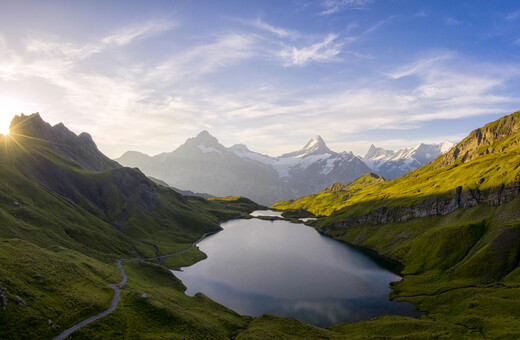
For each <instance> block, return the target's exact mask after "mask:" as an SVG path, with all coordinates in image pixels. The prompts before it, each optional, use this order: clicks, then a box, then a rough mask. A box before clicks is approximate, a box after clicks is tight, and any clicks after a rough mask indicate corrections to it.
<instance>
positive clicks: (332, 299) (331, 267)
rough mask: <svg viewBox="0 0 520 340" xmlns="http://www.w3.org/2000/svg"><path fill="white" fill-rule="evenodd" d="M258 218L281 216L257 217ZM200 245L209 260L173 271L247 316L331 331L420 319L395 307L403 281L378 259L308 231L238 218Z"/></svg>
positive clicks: (401, 305)
mask: <svg viewBox="0 0 520 340" xmlns="http://www.w3.org/2000/svg"><path fill="white" fill-rule="evenodd" d="M252 215H253V216H280V213H279V212H274V211H257V212H255V213H253V214H252ZM221 227H222V229H223V230H222V231H220V232H218V233H216V234H213V235H210V236H208V237H206V238H205V239H203V240H202V241H201V242H200V243H198V246H199V248H200V250H201V251H203V252H204V253H206V254H207V256H208V258H207V259H205V260H202V261H200V262H198V263H196V264H194V265H192V266H190V267H185V268H181V270H180V271H172V272H173V273H174V275H175V276H177V277H178V278H179V279H180V280H182V282H183V283H184V285H185V286H186V287H187V290H186V294H187V295H191V296H193V295H195V294H196V293H197V292H201V293H203V294H205V295H206V296H208V297H209V298H211V299H212V300H214V301H216V302H218V303H220V304H222V305H224V306H226V307H228V308H230V309H232V310H234V311H236V312H237V313H240V314H242V315H250V316H260V315H262V314H274V315H279V316H285V317H293V318H295V319H298V320H300V321H304V322H306V323H309V324H312V325H315V326H319V327H328V326H331V325H334V324H339V323H346V322H354V321H360V320H367V319H370V318H373V317H376V316H380V315H385V314H388V315H405V316H418V315H419V314H420V313H419V312H418V311H417V310H416V309H415V306H413V305H412V304H410V303H407V302H397V301H391V300H390V299H389V296H390V292H391V289H390V287H389V284H390V282H392V281H399V280H401V277H400V276H399V275H397V274H395V273H393V272H392V271H390V270H389V269H388V268H387V267H388V266H385V265H382V264H381V262H380V261H378V259H377V258H374V257H373V256H370V255H367V254H366V252H363V251H360V250H359V249H357V248H353V247H351V246H349V245H347V244H345V243H342V242H339V241H336V240H334V239H332V238H330V237H327V236H323V235H321V234H320V233H318V232H317V231H316V230H315V229H314V228H312V227H309V226H306V225H304V224H297V223H291V222H288V221H283V220H273V221H269V220H263V219H257V218H253V219H236V220H231V221H227V222H224V223H222V225H221Z"/></svg>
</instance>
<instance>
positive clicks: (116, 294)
mask: <svg viewBox="0 0 520 340" xmlns="http://www.w3.org/2000/svg"><path fill="white" fill-rule="evenodd" d="M243 216H244V215H243V214H240V216H237V217H235V218H233V219H236V218H240V217H243ZM227 221H229V220H227ZM227 221H222V222H220V223H219V229H218V230H216V231H211V232H209V233H205V234H203V235H202V237H201V238H199V239H198V240H197V241H195V242H194V243H193V244H192V245H191V246H190V247H189V248H188V249H185V250H182V251H179V252H176V253H171V254H166V255H161V256H154V257H149V258H145V259H140V258H133V259H119V260H117V267H118V268H119V270H120V271H121V276H122V277H123V279H122V280H121V282H119V283H113V284H111V285H109V287H110V288H112V289H113V290H114V298H113V299H112V303H111V304H110V308H108V309H107V310H106V311H104V312H101V313H99V314H98V315H94V316H91V317H90V318H88V319H85V320H83V321H81V322H80V323H77V324H75V325H74V326H72V327H70V328H68V329H66V330H65V331H63V332H62V333H61V334H60V335H58V336H56V337H55V338H53V340H62V339H65V338H66V337H68V336H69V335H70V334H71V333H72V332H74V331H76V330H78V329H80V328H81V327H83V326H86V325H88V324H89V323H91V322H92V321H96V320H97V319H100V318H102V317H104V316H107V315H108V314H110V313H112V312H113V311H114V310H116V307H117V304H118V303H119V300H120V299H121V298H120V288H121V287H122V286H123V285H124V284H125V283H126V281H127V280H128V277H127V275H126V273H125V269H124V268H123V265H122V262H123V261H139V262H142V261H150V260H159V259H163V258H165V257H170V256H174V255H179V254H183V253H186V252H188V251H190V250H192V249H193V248H194V247H195V246H196V245H197V243H199V242H200V241H202V240H203V239H205V238H206V237H208V236H209V235H213V234H216V233H218V232H219V231H221V230H222V227H220V224H222V223H224V222H227Z"/></svg>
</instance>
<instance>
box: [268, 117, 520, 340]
mask: <svg viewBox="0 0 520 340" xmlns="http://www.w3.org/2000/svg"><path fill="white" fill-rule="evenodd" d="M272 208H276V209H279V210H286V211H287V212H289V211H290V212H291V214H292V215H293V216H294V215H295V214H299V213H301V215H302V217H303V216H308V214H309V213H308V212H311V213H313V214H315V215H317V216H321V217H320V218H318V219H317V220H315V221H309V222H307V223H308V224H310V225H312V226H313V227H315V228H316V229H317V230H319V231H320V232H322V233H324V234H326V235H328V236H331V237H333V238H335V239H337V240H341V241H344V242H347V243H349V244H353V245H356V246H358V247H360V249H364V250H366V251H374V252H376V253H378V254H381V255H384V256H385V257H386V258H389V259H393V260H395V261H397V262H398V263H400V264H401V265H402V269H401V275H402V276H403V279H402V280H401V281H399V282H393V283H392V284H391V287H392V290H393V293H392V294H391V297H392V298H395V299H398V300H406V301H408V302H411V303H413V304H414V305H416V306H417V308H418V310H421V311H424V312H425V317H421V319H423V320H425V321H426V320H430V321H434V322H435V323H437V325H436V326H435V330H434V331H433V330H432V331H431V332H430V334H428V333H427V334H424V335H422V336H409V334H407V331H404V330H403V333H401V334H400V335H397V334H395V333H394V336H395V338H406V337H410V338H424V339H426V338H450V339H475V338H490V339H518V338H519V335H520V325H519V323H518V321H517V312H516V310H518V308H520V289H519V287H520V111H517V112H515V113H513V114H510V115H507V116H504V117H502V118H500V119H498V120H496V121H494V122H491V123H489V124H486V125H485V126H483V127H481V128H479V129H476V130H474V131H472V132H471V133H470V134H469V135H468V136H467V137H466V138H465V139H464V140H462V141H461V142H460V143H458V144H457V145H455V146H454V147H452V148H450V150H449V151H448V152H446V153H445V154H443V155H441V156H440V157H438V158H436V159H435V160H434V161H432V162H430V163H428V164H427V165H425V166H422V167H420V168H418V169H416V170H414V171H412V172H409V173H407V174H405V175H403V176H402V177H399V178H397V179H395V180H392V181H384V180H383V179H381V178H379V177H378V176H377V175H374V174H371V175H370V174H367V175H365V176H362V177H360V178H359V179H357V180H355V181H354V182H352V183H350V184H348V185H344V184H341V183H338V184H336V185H333V186H331V187H329V188H326V189H325V190H323V191H321V192H319V193H317V194H313V195H309V196H306V197H301V198H299V199H296V200H289V201H284V202H278V203H277V204H275V205H274V206H273V207H272ZM283 214H285V213H283ZM439 323H442V325H443V326H441V324H439ZM374 326H375V327H378V326H377V325H374ZM403 326H404V325H403ZM423 326H426V325H423ZM444 326H448V328H443V327H444ZM426 327H428V326H426ZM405 328H407V327H405ZM335 329H338V328H335ZM341 329H343V330H346V329H347V328H346V327H341ZM407 329H408V330H409V329H410V328H407ZM369 337H370V336H369ZM382 338H387V334H385V335H383V336H382Z"/></svg>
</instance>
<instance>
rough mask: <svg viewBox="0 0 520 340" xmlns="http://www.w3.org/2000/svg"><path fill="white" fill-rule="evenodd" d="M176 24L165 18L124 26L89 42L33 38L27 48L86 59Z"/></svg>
mask: <svg viewBox="0 0 520 340" xmlns="http://www.w3.org/2000/svg"><path fill="white" fill-rule="evenodd" d="M176 25H177V24H176V23H175V22H173V21H163V20H160V21H149V22H143V23H137V24H132V25H128V26H125V27H122V28H120V29H118V30H116V31H115V32H114V33H112V34H109V35H107V36H105V37H103V38H101V39H100V40H98V41H95V42H91V43H87V44H78V43H70V42H63V41H59V40H58V39H55V40H54V41H51V40H48V39H42V38H31V39H28V41H27V44H26V50H27V51H28V52H33V53H44V54H46V55H51V56H55V57H56V56H58V55H59V54H61V55H62V56H64V57H66V58H67V59H86V58H89V57H91V56H92V55H94V54H98V53H101V52H102V51H104V50H105V49H106V48H108V47H111V46H117V47H120V46H124V45H128V44H130V43H132V42H133V41H135V40H137V39H140V38H146V37H149V36H151V35H154V34H158V33H161V32H165V31H169V30H170V29H172V28H173V27H175V26H176Z"/></svg>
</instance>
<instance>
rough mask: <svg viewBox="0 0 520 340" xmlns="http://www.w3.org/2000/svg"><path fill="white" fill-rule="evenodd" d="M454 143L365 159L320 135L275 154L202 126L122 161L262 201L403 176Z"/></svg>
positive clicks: (180, 184) (199, 188)
mask: <svg viewBox="0 0 520 340" xmlns="http://www.w3.org/2000/svg"><path fill="white" fill-rule="evenodd" d="M451 146H453V144H451V143H449V142H445V143H443V144H433V145H426V144H420V145H419V146H417V147H415V148H410V149H402V150H398V151H391V150H384V149H382V148H376V147H374V146H372V147H371V148H370V150H369V152H368V153H367V155H366V156H365V157H364V158H361V157H358V156H355V155H354V154H353V153H352V152H346V151H343V152H340V153H338V152H334V151H332V150H330V149H329V148H328V147H327V145H326V143H325V141H324V140H323V139H322V138H321V137H320V136H316V137H315V138H313V139H311V140H309V142H308V143H307V144H306V145H305V146H304V147H303V148H302V149H301V150H298V151H294V152H290V153H286V154H283V155H281V156H279V157H271V156H267V155H263V154H260V153H257V152H254V151H251V150H249V149H248V148H247V146H246V145H244V144H235V145H233V146H231V147H229V148H226V147H225V146H223V145H222V144H220V143H219V142H218V140H217V139H216V138H215V137H213V136H211V135H210V134H209V133H208V132H207V131H202V132H201V133H199V134H198V135H197V136H196V137H194V138H189V139H188V140H187V141H186V142H185V143H184V144H183V145H181V146H180V147H178V148H177V149H176V150H174V151H172V152H169V153H162V154H159V155H156V156H148V155H146V154H143V153H140V152H136V151H128V152H126V153H125V154H123V155H122V156H121V157H120V158H118V159H116V161H117V162H119V163H120V164H122V165H124V166H129V167H138V168H139V169H140V170H141V171H143V172H144V173H145V174H146V175H148V176H152V177H155V178H158V179H160V180H163V181H165V182H166V183H168V184H169V185H170V186H172V187H176V188H180V189H184V190H191V191H196V192H204V193H208V194H211V195H215V196H225V195H242V196H246V197H249V198H251V199H253V200H254V201H256V202H259V203H261V204H272V203H274V202H276V201H279V200H287V199H294V198H298V197H301V196H305V195H310V194H313V193H316V192H319V191H320V190H322V189H324V188H326V187H328V186H329V185H331V184H333V183H336V182H341V183H348V182H351V181H353V180H354V179H356V178H358V177H360V176H362V175H364V174H366V173H369V172H376V173H378V174H379V175H381V176H383V177H385V178H386V179H393V178H396V177H399V176H401V175H403V174H405V173H407V172H409V171H411V170H414V169H416V168H418V167H420V166H422V165H424V164H426V163H428V162H430V161H432V160H433V159H435V158H436V157H438V156H439V155H440V154H441V153H444V152H446V151H447V150H448V149H449V148H450V147H451Z"/></svg>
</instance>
